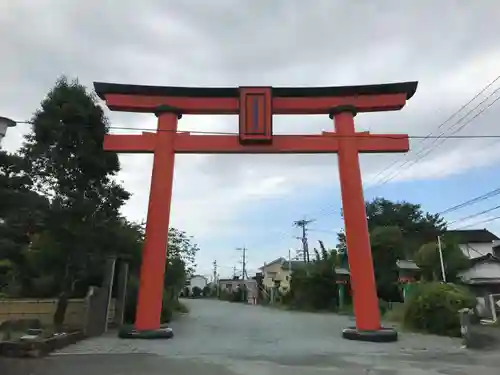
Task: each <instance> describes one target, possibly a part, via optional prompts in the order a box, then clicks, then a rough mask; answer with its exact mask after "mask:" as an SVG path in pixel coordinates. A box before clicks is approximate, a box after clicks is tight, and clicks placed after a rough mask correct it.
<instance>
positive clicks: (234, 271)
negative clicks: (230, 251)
mask: <svg viewBox="0 0 500 375" xmlns="http://www.w3.org/2000/svg"><path fill="white" fill-rule="evenodd" d="M235 277H236V266H233V280H234V278H235Z"/></svg>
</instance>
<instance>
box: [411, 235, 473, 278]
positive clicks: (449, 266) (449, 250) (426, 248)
mask: <svg viewBox="0 0 500 375" xmlns="http://www.w3.org/2000/svg"><path fill="white" fill-rule="evenodd" d="M441 249H442V253H443V262H444V265H445V274H446V281H451V282H453V281H456V280H457V275H458V273H459V272H460V271H463V270H465V269H467V268H468V267H469V266H470V261H469V259H468V258H467V257H466V256H465V254H464V253H463V252H462V250H461V249H460V247H459V246H458V243H457V242H456V240H455V239H454V238H452V237H449V236H446V235H445V236H443V239H442V241H441ZM415 261H416V263H417V265H418V266H419V267H420V269H421V270H422V277H423V279H424V280H426V281H437V280H442V278H443V277H442V271H441V260H440V258H439V248H438V244H437V242H436V241H433V242H430V243H427V244H425V245H422V246H421V247H420V249H419V250H418V252H417V254H416V257H415Z"/></svg>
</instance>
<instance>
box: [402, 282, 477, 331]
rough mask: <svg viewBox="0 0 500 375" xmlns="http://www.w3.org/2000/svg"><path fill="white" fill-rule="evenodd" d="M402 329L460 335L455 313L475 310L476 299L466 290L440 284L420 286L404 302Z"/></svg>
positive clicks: (458, 318)
mask: <svg viewBox="0 0 500 375" xmlns="http://www.w3.org/2000/svg"><path fill="white" fill-rule="evenodd" d="M405 305H406V306H405V311H404V315H403V324H404V326H406V327H408V328H410V329H414V330H417V331H423V332H428V333H433V334H437V335H443V336H454V337H459V336H460V317H459V314H458V310H460V309H462V308H474V307H475V306H476V298H475V297H474V295H473V294H472V293H471V292H470V291H469V290H468V289H466V288H465V287H462V286H459V285H455V284H444V283H441V282H432V283H422V284H420V285H419V286H418V287H417V288H416V290H415V292H414V293H412V296H411V297H410V298H409V299H408V301H407V302H406V303H405Z"/></svg>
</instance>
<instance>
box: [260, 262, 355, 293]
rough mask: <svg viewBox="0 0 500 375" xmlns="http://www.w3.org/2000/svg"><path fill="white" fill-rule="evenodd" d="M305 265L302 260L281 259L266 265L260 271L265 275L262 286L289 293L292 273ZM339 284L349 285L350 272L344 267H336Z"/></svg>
mask: <svg viewBox="0 0 500 375" xmlns="http://www.w3.org/2000/svg"><path fill="white" fill-rule="evenodd" d="M304 265H305V263H304V261H301V260H292V261H288V260H286V259H285V258H283V257H279V258H277V259H275V260H273V261H272V262H270V263H267V264H264V266H263V267H261V268H260V270H261V271H262V273H263V276H264V278H263V280H262V284H263V285H264V286H265V287H266V288H273V287H278V288H279V289H280V291H282V292H287V291H288V290H289V289H290V282H291V280H292V272H293V271H295V270H297V269H299V268H301V267H304ZM335 272H336V274H337V283H339V284H347V283H348V281H349V270H348V269H346V268H343V267H336V268H335Z"/></svg>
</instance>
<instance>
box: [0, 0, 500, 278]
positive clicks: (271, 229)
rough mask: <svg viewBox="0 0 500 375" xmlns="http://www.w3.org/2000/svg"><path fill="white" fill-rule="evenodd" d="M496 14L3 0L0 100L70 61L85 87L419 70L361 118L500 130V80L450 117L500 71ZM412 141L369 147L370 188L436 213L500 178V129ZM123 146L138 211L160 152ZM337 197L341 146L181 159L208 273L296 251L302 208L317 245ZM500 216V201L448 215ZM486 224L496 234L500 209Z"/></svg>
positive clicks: (385, 6) (311, 125)
mask: <svg viewBox="0 0 500 375" xmlns="http://www.w3.org/2000/svg"><path fill="white" fill-rule="evenodd" d="M76 4H78V5H76ZM499 17H500V3H498V1H495V0H491V1H487V0H483V1H475V2H471V1H465V0H464V1H459V0H456V1H446V0H441V1H424V0H418V1H417V0H414V1H409V0H408V1H404V2H403V1H399V0H394V1H389V0H387V1H384V0H379V1H376V2H374V1H356V2H354V1H347V0H344V1H334V0H324V1H321V0H314V1H308V2H305V1H300V0H286V1H285V0H279V1H278V0H275V1H272V2H271V1H263V0H252V1H243V0H240V1H236V0H234V1H229V0H212V1H195V0H178V1H174V0H166V1H165V0H162V1H160V0H143V1H141V2H132V1H120V2H118V1H111V0H109V1H106V0H100V1H97V0H87V1H85V2H76V1H67V0H66V1H65V0H2V1H1V2H0V35H1V36H2V38H1V39H2V43H1V45H2V52H1V63H2V64H1V67H2V69H0V80H1V82H2V85H1V86H0V114H1V115H3V116H8V117H11V118H13V119H16V120H25V119H28V118H29V117H30V116H31V114H32V113H33V112H34V111H35V110H36V108H37V107H38V105H39V103H40V101H41V100H42V99H43V97H44V95H45V93H46V92H47V91H48V90H49V89H50V88H51V86H52V85H53V84H54V82H55V80H56V79H57V77H58V76H60V75H62V74H65V75H67V76H69V77H78V78H79V79H80V81H81V82H82V83H84V84H85V85H87V86H88V87H89V88H91V87H92V82H94V81H108V82H117V83H131V84H148V85H179V86H245V85H247V86H251V85H254V86H258V85H272V86H330V85H331V86H335V85H354V84H376V83H386V82H397V81H410V80H418V81H419V87H418V90H417V93H416V95H415V96H414V97H413V98H412V99H411V100H410V101H409V102H408V105H407V106H406V107H405V108H404V109H403V110H402V111H399V112H391V113H377V114H360V115H359V116H357V117H356V121H357V128H358V129H359V130H370V131H371V132H374V133H376V132H381V133H382V132H396V133H408V134H410V135H413V136H426V135H428V134H430V133H432V134H433V135H435V136H437V135H439V134H441V132H444V133H445V134H450V133H452V132H454V131H456V130H457V129H460V128H461V127H462V125H464V124H465V125H464V126H463V127H462V128H461V129H460V130H459V132H458V133H456V135H466V136H467V135H485V134H488V135H500V125H498V121H497V119H498V116H499V115H500V101H499V102H498V104H497V103H495V104H492V103H493V101H494V100H495V99H496V98H497V97H500V90H499V91H498V92H496V91H495V90H496V89H497V88H499V87H500V80H498V81H496V82H495V83H494V84H493V85H492V86H490V87H489V88H488V89H487V90H486V91H485V92H484V93H483V94H481V95H480V96H479V97H478V98H477V99H476V100H474V102H472V103H471V104H470V105H468V106H467V107H466V108H464V109H463V110H462V111H461V112H460V113H459V114H457V116H455V117H454V118H453V119H452V120H450V121H449V122H447V123H446V124H444V125H441V124H442V123H443V121H445V120H446V119H447V118H448V117H449V116H450V115H451V114H453V113H454V112H455V111H457V110H458V109H459V108H460V107H461V106H462V105H464V104H465V103H467V102H468V101H469V100H470V99H471V98H472V97H473V96H474V95H475V94H476V93H477V92H478V91H480V90H481V89H482V88H483V87H485V86H486V85H487V84H488V83H490V82H491V81H493V80H494V79H495V78H496V77H497V76H498V75H500V65H499V64H498V61H500V43H498V35H499V34H500V23H499V22H498V19H499ZM490 94H492V95H491V96H489V95H490ZM483 100H484V102H483V103H482V104H480V103H481V102H482V101H483ZM490 104H491V107H490V108H488V109H487V110H484V112H482V113H481V114H479V115H477V117H476V118H474V119H473V120H472V121H470V122H469V123H467V121H468V120H469V119H472V118H473V117H474V116H476V114H478V113H479V112H480V111H482V110H483V109H484V108H486V107H487V106H488V105H490ZM476 106H477V108H476V109H475V110H473V109H474V107H476ZM470 110H473V111H472V112H470V113H469V114H467V113H468V112H469V111H470ZM108 115H109V118H110V120H111V122H112V124H113V125H114V126H116V127H133V128H137V129H141V128H142V129H145V128H146V129H151V128H154V127H155V118H154V116H152V115H147V114H127V113H111V112H109V113H108ZM465 115H467V117H464V118H463V119H462V117H463V116H465ZM274 124H275V132H276V133H295V134H297V133H310V134H315V133H319V132H320V131H321V130H331V129H332V127H333V126H332V123H331V121H330V120H329V119H328V117H327V116H317V117H316V116H314V117H290V116H280V117H278V118H275V120H274ZM440 125H441V127H439V126H440ZM236 127H237V118H236V116H234V117H230V116H226V117H224V116H212V117H206V116H185V117H184V118H183V119H182V120H181V122H180V128H181V129H191V130H203V131H236ZM28 130H29V129H28V128H27V127H26V126H23V125H19V126H18V127H17V128H15V129H12V130H9V133H8V135H7V137H6V138H5V140H4V143H3V146H4V148H6V149H7V150H9V151H15V150H16V149H17V148H18V147H19V146H20V144H21V142H22V135H23V134H25V133H26V132H27V131H28ZM411 148H412V151H411V152H410V153H408V154H407V155H401V154H399V155H366V156H365V155H364V156H362V157H361V162H362V172H363V179H364V183H365V186H366V187H368V189H367V191H366V193H365V196H366V198H367V199H370V198H372V197H374V196H383V197H386V198H388V199H394V200H402V199H404V200H408V201H410V202H414V203H420V204H422V206H423V208H424V209H425V210H428V211H431V212H440V211H442V210H444V209H446V208H448V207H451V206H453V205H455V204H458V203H461V202H463V201H465V200H467V199H470V198H473V197H475V196H477V195H481V194H483V193H485V192H487V191H490V190H492V189H494V188H496V187H499V186H500V168H499V167H498V162H499V160H500V138H498V139H495V138H481V139H478V138H475V139H470V138H469V139H437V140H436V139H431V138H429V139H424V140H422V139H412V141H411ZM120 160H121V162H122V172H121V173H120V175H119V180H121V181H123V184H124V185H125V187H126V188H127V189H128V190H129V191H130V192H131V193H132V194H133V197H132V199H131V200H130V201H129V203H128V204H127V205H126V207H124V209H123V213H124V214H125V215H126V216H127V217H128V218H130V219H133V220H143V219H145V217H146V211H147V200H148V193H149V179H150V175H151V165H152V156H151V155H122V156H120ZM391 165H392V168H388V167H389V166H391ZM377 182H378V183H379V184H378V185H377ZM499 201H500V197H499V196H497V197H494V198H491V199H489V200H486V201H484V202H481V204H477V205H473V206H470V207H467V208H464V209H463V210H459V211H456V212H453V213H450V214H449V215H447V216H446V218H447V219H449V220H450V221H453V220H457V219H461V218H464V217H467V216H469V215H472V214H475V213H477V212H481V211H484V210H487V209H488V208H491V207H494V206H496V205H498V204H500V203H499ZM340 207H341V203H340V192H339V184H338V172H337V159H336V156H335V155H320V156H315V155H268V156H266V155H240V156H238V155H233V156H224V155H179V156H177V159H176V171H175V186H174V200H173V208H172V219H171V224H172V225H173V226H176V227H178V228H180V229H183V230H186V231H187V232H188V233H189V234H191V235H193V236H194V237H195V239H196V241H197V242H198V244H199V246H200V248H201V251H200V253H199V256H198V264H199V272H200V273H204V274H208V273H210V270H211V263H212V262H213V260H217V262H218V264H219V266H220V274H221V276H227V275H229V274H231V273H232V268H233V266H236V267H238V268H239V267H241V265H240V264H239V263H238V262H239V260H240V256H241V253H240V252H238V251H236V248H237V247H242V246H246V247H247V248H248V262H249V266H250V272H252V271H254V270H255V269H256V268H257V267H259V266H261V265H262V264H263V262H265V261H271V260H273V259H274V258H276V257H278V256H287V254H288V249H290V248H293V249H296V248H298V247H299V246H300V243H299V241H298V240H297V239H296V237H297V236H298V235H299V232H298V229H296V228H294V227H293V225H292V223H293V221H294V220H298V219H301V218H304V217H305V218H308V219H316V221H315V222H313V223H312V224H311V225H310V228H311V231H310V233H309V235H310V241H311V246H312V247H314V246H317V240H324V241H325V243H326V244H327V245H329V246H333V245H334V244H335V232H336V231H337V230H338V229H339V228H341V227H342V221H341V218H340V214H339V210H340ZM498 215H500V210H497V211H492V212H489V213H488V214H485V215H480V216H477V217H474V218H473V219H470V220H465V221H458V222H457V223H456V224H455V226H454V227H457V228H458V227H460V226H464V225H467V224H474V223H475V222H478V221H483V220H487V219H489V218H493V217H495V216H498ZM477 226H478V227H479V228H483V227H486V228H489V229H490V230H492V231H494V232H496V234H497V235H500V220H498V221H492V222H490V223H480V224H478V225H477Z"/></svg>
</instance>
